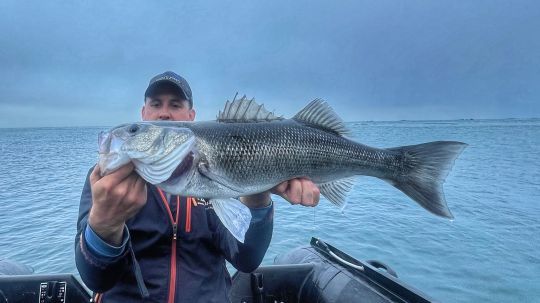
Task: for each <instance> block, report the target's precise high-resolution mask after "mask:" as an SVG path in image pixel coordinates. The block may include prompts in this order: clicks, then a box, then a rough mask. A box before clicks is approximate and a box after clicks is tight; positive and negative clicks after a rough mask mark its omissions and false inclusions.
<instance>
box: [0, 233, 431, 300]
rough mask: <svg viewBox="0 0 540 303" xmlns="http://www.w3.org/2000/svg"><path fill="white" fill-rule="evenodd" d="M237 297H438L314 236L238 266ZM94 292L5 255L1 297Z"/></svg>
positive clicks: (75, 296) (79, 296) (83, 296)
mask: <svg viewBox="0 0 540 303" xmlns="http://www.w3.org/2000/svg"><path fill="white" fill-rule="evenodd" d="M229 299H230V300H231V302H233V303H270V302H271V303H297V302H298V303H303V302H319V303H327V302H328V303H330V302H332V303H346V302H347V303H348V302H370V303H376V302H435V301H434V300H433V299H431V298H430V297H428V296H427V295H425V294H423V293H422V292H420V291H419V290H416V289H414V288H413V287H411V286H408V285H406V284H405V283H403V282H402V281H400V280H399V279H398V277H397V274H396V273H395V272H394V271H393V270H392V269H391V268H390V267H388V266H387V265H385V264H384V263H382V262H379V261H364V262H361V261H359V260H356V259H355V258H353V257H351V256H349V255H347V254H345V253H344V252H342V251H340V250H338V249H337V248H335V247H333V246H331V245H329V244H327V243H325V242H323V241H322V240H319V239H317V238H312V239H311V242H310V245H309V246H306V247H300V248H297V249H294V250H292V251H290V252H288V253H286V254H283V255H280V256H278V257H276V259H275V260H274V265H269V266H261V267H259V268H258V269H257V270H255V271H254V272H252V273H242V272H236V273H235V274H234V275H233V277H232V288H231V293H230V297H229ZM90 300H91V295H90V292H89V291H88V290H87V289H86V288H85V287H84V286H83V285H82V284H81V283H80V282H79V280H77V279H76V278H75V277H74V276H73V275H71V274H56V275H41V274H40V275H37V274H32V271H31V269H30V268H28V267H26V266H24V265H19V264H16V263H13V262H6V261H0V303H12V302H19V303H26V302H29V303H37V302H39V303H64V302H68V303H79V302H81V303H82V302H91V301H90Z"/></svg>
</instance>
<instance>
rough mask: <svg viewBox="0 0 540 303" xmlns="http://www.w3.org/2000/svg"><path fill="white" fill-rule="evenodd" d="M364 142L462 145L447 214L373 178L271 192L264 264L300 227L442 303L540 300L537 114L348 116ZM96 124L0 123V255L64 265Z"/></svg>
mask: <svg viewBox="0 0 540 303" xmlns="http://www.w3.org/2000/svg"><path fill="white" fill-rule="evenodd" d="M349 126H350V128H351V129H352V130H353V135H352V137H353V138H354V139H355V140H357V141H359V142H362V143H364V144H368V145H372V146H377V147H393V146H399V145H410V144H417V143H422V142H427V141H434V140H458V141H463V142H466V143H468V144H469V147H468V148H467V149H465V151H464V152H463V154H462V155H461V156H460V158H459V159H458V160H457V161H456V164H455V167H454V169H453V170H452V172H451V173H450V175H449V176H448V179H447V182H446V183H445V192H446V198H447V200H448V204H449V206H450V209H451V210H452V212H453V214H454V216H455V220H454V221H448V220H445V219H441V218H438V217H435V216H433V215H431V214H430V213H428V212H427V211H425V210H424V209H422V208H421V207H420V206H418V205H417V204H416V203H414V202H412V201H411V200H410V199H409V198H407V197H406V196H405V195H404V194H402V193H400V192H399V191H398V190H396V189H394V188H392V187H391V186H389V185H388V184H387V183H385V182H382V181H380V180H377V179H373V178H368V177H360V178H358V182H357V185H356V187H355V189H354V190H353V192H352V194H351V195H350V197H349V203H348V205H347V207H346V208H345V211H344V212H343V213H341V212H340V211H339V210H338V209H336V208H335V207H333V206H332V205H330V203H328V202H327V201H322V202H321V204H320V205H319V207H317V208H302V207H299V206H290V205H288V204H287V203H285V202H284V201H282V200H279V199H276V200H277V202H276V216H275V221H276V222H275V230H274V236H273V239H272V243H271V245H270V249H269V250H268V252H267V255H266V257H265V260H264V263H265V264H271V263H272V261H273V259H274V257H275V256H276V255H278V254H280V253H283V252H286V251H288V250H290V249H292V248H295V247H297V246H301V245H306V244H307V243H308V241H309V239H310V237H311V236H316V237H319V238H321V239H323V240H326V241H327V242H328V243H330V244H333V245H334V246H337V247H339V248H340V249H342V250H344V251H345V252H347V253H348V254H350V255H352V256H354V257H356V258H359V259H378V260H381V261H383V262H385V263H387V264H389V265H391V266H392V267H393V268H394V269H395V270H396V271H397V273H398V275H399V277H400V278H401V279H402V280H404V281H405V282H406V283H408V284H411V285H413V286H415V287H416V288H418V289H420V290H422V291H423V292H425V293H427V294H429V295H430V296H432V297H434V298H436V299H438V300H441V301H444V302H540V299H538V298H539V296H538V294H539V293H540V253H539V251H540V244H539V243H540V120H538V119H532V120H480V121H476V120H475V121H472V120H471V121H429V122H426V121H422V122H414V121H413V122H411V121H403V122H357V123H349ZM102 129H103V128H35V129H0V151H1V153H0V155H1V156H0V167H1V168H2V173H1V174H0V259H2V258H3V259H11V260H15V261H19V262H22V263H25V264H28V265H31V266H33V267H34V269H35V271H36V273H59V272H70V273H75V272H76V271H77V270H76V268H75V263H74V258H73V238H74V235H75V224H76V220H77V212H78V203H79V196H80V192H81V189H82V185H83V182H84V178H85V176H86V173H87V171H88V169H89V167H91V166H92V165H93V164H94V163H95V162H96V160H97V151H96V149H97V134H98V132H99V131H100V130H102Z"/></svg>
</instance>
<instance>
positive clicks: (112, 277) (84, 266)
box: [75, 172, 130, 292]
mask: <svg viewBox="0 0 540 303" xmlns="http://www.w3.org/2000/svg"><path fill="white" fill-rule="evenodd" d="M89 176H90V172H89V173H88V176H87V177H86V182H85V184H84V188H83V191H82V194H81V201H80V205H79V217H78V220H77V235H76V236H75V263H76V265H77V269H78V270H79V273H80V275H81V279H82V280H83V282H84V283H85V284H86V286H88V288H90V289H91V290H92V291H95V292H104V291H107V290H109V289H111V288H112V287H113V286H114V285H115V284H116V281H118V279H119V277H120V276H121V275H123V274H124V273H125V272H126V271H128V270H129V268H130V264H129V262H130V258H129V253H128V252H129V250H128V249H125V251H124V252H123V253H122V254H121V255H119V256H117V257H114V258H111V257H105V256H101V255H99V254H96V253H95V251H93V250H92V249H90V248H89V247H88V244H87V242H86V239H85V231H86V226H87V220H88V214H89V213H90V208H91V207H92V192H91V189H90V178H89ZM128 245H129V244H128Z"/></svg>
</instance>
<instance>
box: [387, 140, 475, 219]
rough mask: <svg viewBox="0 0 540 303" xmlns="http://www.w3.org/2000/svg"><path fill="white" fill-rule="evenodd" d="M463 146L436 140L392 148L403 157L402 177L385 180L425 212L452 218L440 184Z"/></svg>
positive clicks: (457, 143)
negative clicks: (425, 210) (403, 172)
mask: <svg viewBox="0 0 540 303" xmlns="http://www.w3.org/2000/svg"><path fill="white" fill-rule="evenodd" d="M466 146H467V144H465V143H462V142H455V141H437V142H430V143H424V144H418V145H410V146H401V147H396V148H391V149H389V150H392V151H397V152H400V153H401V154H402V155H403V161H404V163H403V165H404V171H405V174H404V175H401V176H399V177H397V178H396V179H393V180H388V181H389V182H390V183H391V184H392V185H394V186H395V187H396V188H398V189H399V190H401V191H402V192H404V193H405V194H406V195H407V196H409V197H410V198H412V199H413V200H414V201H416V202H417V203H418V204H420V205H421V206H422V207H424V208H425V209H427V210H428V211H430V212H432V213H434V214H436V215H438V216H442V217H446V218H450V219H452V218H454V216H453V215H452V213H451V212H450V209H448V206H447V205H446V200H445V198H444V193H443V187H442V185H443V183H444V180H445V179H446V176H447V175H448V173H449V172H450V170H451V169H452V166H453V165H454V160H455V159H456V158H457V156H459V154H460V153H461V152H462V151H463V149H464V148H465V147H466Z"/></svg>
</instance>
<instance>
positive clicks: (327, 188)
mask: <svg viewBox="0 0 540 303" xmlns="http://www.w3.org/2000/svg"><path fill="white" fill-rule="evenodd" d="M355 180H356V178H355V177H351V178H344V179H339V180H335V181H332V182H327V183H321V184H319V189H320V191H321V195H323V196H324V197H325V198H326V199H328V200H329V201H330V202H332V203H333V204H335V205H336V206H338V207H339V208H341V209H343V208H344V207H345V205H346V198H347V194H348V193H349V192H350V191H351V189H352V187H353V185H354V183H355Z"/></svg>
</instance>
